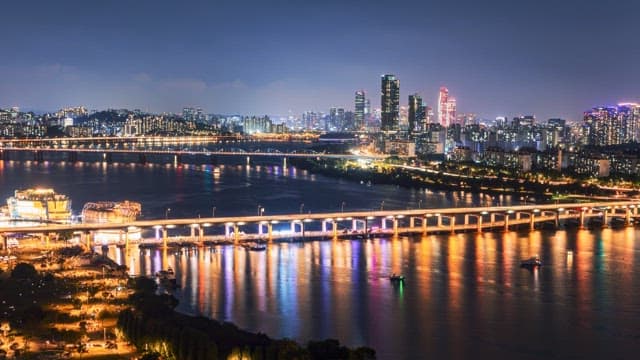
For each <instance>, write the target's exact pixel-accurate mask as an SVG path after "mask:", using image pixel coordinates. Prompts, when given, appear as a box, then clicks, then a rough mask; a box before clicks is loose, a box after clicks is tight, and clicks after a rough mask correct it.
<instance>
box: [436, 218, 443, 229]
mask: <svg viewBox="0 0 640 360" xmlns="http://www.w3.org/2000/svg"><path fill="white" fill-rule="evenodd" d="M437 218H438V227H441V226H442V216H437Z"/></svg>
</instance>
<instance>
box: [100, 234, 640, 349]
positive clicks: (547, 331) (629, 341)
mask: <svg viewBox="0 0 640 360" xmlns="http://www.w3.org/2000/svg"><path fill="white" fill-rule="evenodd" d="M636 235H637V232H636V231H635V230H633V229H625V230H610V229H605V230H602V231H599V232H595V233H592V232H589V231H578V232H576V231H557V232H540V231H535V232H532V233H530V234H520V233H516V232H509V233H505V234H503V233H483V234H456V235H450V236H440V235H432V236H426V237H423V238H418V239H409V238H399V239H396V240H393V239H375V240H369V241H362V240H352V241H346V240H345V241H342V240H341V241H314V242H305V243H275V244H271V245H270V246H269V247H268V250H267V251H265V252H251V251H246V250H244V249H241V248H238V249H234V248H233V247H232V246H224V247H214V248H202V249H196V248H193V249H188V250H187V249H183V250H182V251H176V250H169V251H168V252H167V254H166V255H165V256H162V253H163V251H162V250H159V249H158V250H143V251H138V250H130V252H129V254H128V255H125V254H118V255H116V254H115V252H116V250H115V249H111V250H110V251H111V252H112V253H111V255H112V256H113V257H114V258H115V259H124V258H127V259H130V260H127V263H129V264H133V268H132V269H131V270H132V272H133V273H136V274H139V273H142V274H147V275H150V274H153V273H154V272H156V271H158V270H160V269H163V268H166V267H168V266H171V267H173V268H174V269H175V271H176V277H177V279H178V282H179V283H181V284H182V285H183V287H182V289H180V290H179V291H178V292H177V293H176V295H177V296H178V297H179V298H180V300H181V303H180V306H179V309H180V310H181V311H184V312H187V313H192V314H198V315H204V316H210V317H213V318H216V319H218V320H225V321H233V322H234V323H236V324H238V325H239V326H240V327H242V328H245V329H248V330H252V331H260V332H264V333H267V334H269V335H270V336H273V337H289V338H293V339H296V340H299V341H307V340H310V339H323V338H329V337H332V338H337V339H339V340H340V341H342V342H344V343H346V344H348V345H352V346H355V345H368V346H372V347H374V348H375V349H376V350H377V351H378V354H379V356H380V358H382V359H396V358H407V359H409V358H415V357H414V356H412V355H411V354H420V353H428V354H430V356H432V357H436V358H437V357H447V358H469V357H472V356H481V357H485V356H495V357H498V358H503V357H506V356H511V357H515V358H542V357H549V356H552V357H553V356H571V357H578V358H584V357H588V358H597V357H602V356H605V355H607V356H609V355H612V356H613V355H619V356H623V357H624V356H628V355H630V354H634V353H633V350H637V347H638V342H637V338H638V337H639V336H640V328H638V327H637V326H636V324H637V320H638V319H640V301H638V300H637V299H638V295H640V288H639V287H638V285H639V284H638V283H639V281H638V276H637V275H635V274H637V273H638V270H640V269H636V268H634V265H635V264H637V263H638V262H637V261H635V258H636V257H638V256H640V249H639V245H638V244H637V242H636V240H635V237H636ZM117 251H124V250H117ZM535 254H539V255H540V257H541V258H542V260H543V262H544V264H545V265H544V266H543V267H542V268H541V269H539V270H538V269H536V270H533V271H529V270H526V269H522V268H520V266H519V262H520V260H521V259H524V258H528V257H529V256H532V255H535ZM118 256H120V257H118ZM151 259H153V261H151ZM158 259H160V260H162V261H161V262H158ZM394 272H395V273H402V274H404V275H405V276H406V277H407V281H406V284H404V285H399V284H393V283H391V282H390V281H389V280H388V278H387V277H388V275H389V274H391V273H394ZM398 354H401V355H398Z"/></svg>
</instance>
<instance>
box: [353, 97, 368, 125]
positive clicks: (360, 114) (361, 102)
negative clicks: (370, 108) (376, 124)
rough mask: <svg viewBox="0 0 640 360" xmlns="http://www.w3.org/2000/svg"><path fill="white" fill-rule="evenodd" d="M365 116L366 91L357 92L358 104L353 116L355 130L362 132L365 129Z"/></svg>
mask: <svg viewBox="0 0 640 360" xmlns="http://www.w3.org/2000/svg"><path fill="white" fill-rule="evenodd" d="M364 115H365V92H364V90H358V91H356V104H355V111H354V115H353V121H354V126H355V130H357V131H361V130H363V129H364Z"/></svg>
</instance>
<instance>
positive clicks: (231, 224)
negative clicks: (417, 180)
mask: <svg viewBox="0 0 640 360" xmlns="http://www.w3.org/2000/svg"><path fill="white" fill-rule="evenodd" d="M225 225H230V226H233V225H235V224H234V223H233V222H232V221H230V222H228V223H225Z"/></svg>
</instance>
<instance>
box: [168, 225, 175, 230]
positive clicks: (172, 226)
mask: <svg viewBox="0 0 640 360" xmlns="http://www.w3.org/2000/svg"><path fill="white" fill-rule="evenodd" d="M175 227H176V226H175V225H173V224H169V225H167V229H173V228H175Z"/></svg>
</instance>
